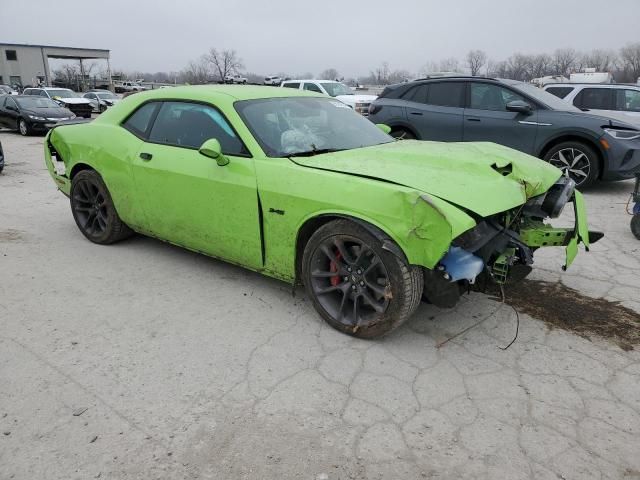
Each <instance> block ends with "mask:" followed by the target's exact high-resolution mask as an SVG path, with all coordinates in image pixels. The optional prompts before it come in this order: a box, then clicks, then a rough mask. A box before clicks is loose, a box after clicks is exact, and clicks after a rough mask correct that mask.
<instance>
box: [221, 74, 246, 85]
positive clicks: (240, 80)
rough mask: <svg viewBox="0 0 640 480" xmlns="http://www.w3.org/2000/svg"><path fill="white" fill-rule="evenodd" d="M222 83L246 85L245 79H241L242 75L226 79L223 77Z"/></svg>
mask: <svg viewBox="0 0 640 480" xmlns="http://www.w3.org/2000/svg"><path fill="white" fill-rule="evenodd" d="M224 83H241V84H243V85H244V84H246V83H247V79H246V77H243V76H242V75H238V74H236V75H227V76H226V77H224Z"/></svg>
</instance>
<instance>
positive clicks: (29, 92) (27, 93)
mask: <svg viewBox="0 0 640 480" xmlns="http://www.w3.org/2000/svg"><path fill="white" fill-rule="evenodd" d="M32 91H33V90H32V89H30V88H25V90H24V91H23V92H22V94H23V95H33V94H32V93H31V92H32Z"/></svg>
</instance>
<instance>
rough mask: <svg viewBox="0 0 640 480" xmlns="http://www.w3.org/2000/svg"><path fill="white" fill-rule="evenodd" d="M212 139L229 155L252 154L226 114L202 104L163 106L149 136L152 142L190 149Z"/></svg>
mask: <svg viewBox="0 0 640 480" xmlns="http://www.w3.org/2000/svg"><path fill="white" fill-rule="evenodd" d="M211 138H215V139H217V140H218V141H219V142H220V146H221V147H222V152H223V153H224V154H225V155H240V156H242V155H247V154H248V152H247V150H246V148H245V146H244V144H243V143H242V141H241V140H240V139H239V138H238V136H237V135H236V133H235V132H234V130H233V129H232V128H231V125H229V123H228V122H227V120H226V119H225V118H224V117H223V116H222V114H221V113H220V112H219V111H218V110H216V109H215V108H213V107H210V106H208V105H201V104H199V103H188V102H165V103H163V104H162V108H161V109H160V111H159V112H158V116H157V118H156V120H155V122H154V124H153V128H152V129H151V134H150V135H149V141H151V142H156V143H164V144H167V145H173V146H176V147H186V148H200V146H201V145H202V144H203V143H204V142H205V141H206V140H209V139H211Z"/></svg>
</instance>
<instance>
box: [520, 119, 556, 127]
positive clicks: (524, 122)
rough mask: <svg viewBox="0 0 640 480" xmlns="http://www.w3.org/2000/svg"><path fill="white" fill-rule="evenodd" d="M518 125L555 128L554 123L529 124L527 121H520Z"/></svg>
mask: <svg viewBox="0 0 640 480" xmlns="http://www.w3.org/2000/svg"><path fill="white" fill-rule="evenodd" d="M518 123H521V124H522V125H539V126H541V127H551V126H553V123H540V122H527V121H525V120H518Z"/></svg>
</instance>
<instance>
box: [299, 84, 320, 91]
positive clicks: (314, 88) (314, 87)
mask: <svg viewBox="0 0 640 480" xmlns="http://www.w3.org/2000/svg"><path fill="white" fill-rule="evenodd" d="M303 88H304V89H305V90H309V91H310V92H318V93H322V90H320V87H319V86H317V85H316V84H315V83H305V84H304V87H303Z"/></svg>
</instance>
